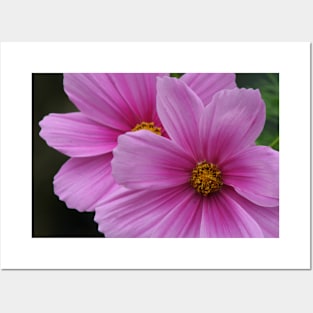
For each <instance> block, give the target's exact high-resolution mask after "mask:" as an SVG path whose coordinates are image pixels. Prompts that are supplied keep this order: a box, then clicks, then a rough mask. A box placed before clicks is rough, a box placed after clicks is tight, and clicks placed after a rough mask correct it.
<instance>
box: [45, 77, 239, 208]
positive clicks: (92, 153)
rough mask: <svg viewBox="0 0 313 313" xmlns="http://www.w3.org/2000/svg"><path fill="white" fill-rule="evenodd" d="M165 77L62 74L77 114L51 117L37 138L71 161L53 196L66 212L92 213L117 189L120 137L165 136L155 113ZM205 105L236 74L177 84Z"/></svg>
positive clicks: (60, 174) (188, 79) (229, 84)
mask: <svg viewBox="0 0 313 313" xmlns="http://www.w3.org/2000/svg"><path fill="white" fill-rule="evenodd" d="M164 75H167V74H64V89H65V92H66V93H67V95H68V96H69V98H70V100H71V101H72V102H73V103H74V104H75V105H76V107H77V108H78V110H79V111H80V112H75V113H67V114H49V115H48V116H46V117H45V118H44V119H43V120H42V121H41V122H40V126H41V128H42V129H41V132H40V136H41V137H42V138H43V139H45V140H46V142H47V144H48V145H49V146H51V147H53V148H55V149H56V150H58V151H60V152H62V153H64V154H65V155H67V156H69V157H70V159H69V160H68V161H67V162H66V163H65V164H64V165H63V166H62V167H61V169H60V170H59V172H58V173H57V174H56V176H55V178H54V191H55V193H56V194H57V195H58V197H59V199H60V200H63V201H64V202H65V203H66V205H67V206H68V207H69V208H75V209H77V210H78V211H93V210H94V208H95V205H96V203H97V202H98V201H100V200H103V199H104V198H105V197H106V196H107V195H108V194H110V193H111V192H112V191H114V190H116V189H118V186H117V185H116V183H115V181H114V179H113V177H112V175H111V159H112V150H113V148H114V147H115V146H116V144H117V138H118V136H119V135H121V134H124V133H126V132H128V131H131V130H133V131H135V130H140V129H149V130H151V131H152V132H155V133H160V134H162V135H163V136H167V134H166V133H165V131H164V128H163V126H162V124H161V122H160V119H159V117H158V114H157V112H156V78H157V77H162V76H164ZM181 79H182V80H183V81H185V82H186V83H187V84H188V85H189V86H190V87H191V88H193V90H194V91H195V92H196V93H197V94H198V95H199V96H200V97H201V99H203V101H204V102H205V103H208V102H209V101H210V99H211V98H212V96H213V94H214V93H215V92H216V91H218V90H221V89H223V88H234V87H235V86H236V85H235V75H234V74H186V75H184V76H183V77H182V78H181Z"/></svg>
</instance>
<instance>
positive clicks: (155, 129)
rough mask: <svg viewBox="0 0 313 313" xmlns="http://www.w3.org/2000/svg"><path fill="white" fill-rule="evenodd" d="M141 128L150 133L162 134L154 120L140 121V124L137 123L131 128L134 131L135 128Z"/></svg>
mask: <svg viewBox="0 0 313 313" xmlns="http://www.w3.org/2000/svg"><path fill="white" fill-rule="evenodd" d="M141 129H145V130H149V131H151V132H152V133H155V134H157V135H160V136H161V135H162V133H161V127H156V126H154V122H150V123H148V122H142V123H140V124H137V125H136V126H135V127H134V128H133V129H132V131H133V132H135V131H137V130H141Z"/></svg>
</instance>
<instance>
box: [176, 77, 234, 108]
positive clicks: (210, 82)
mask: <svg viewBox="0 0 313 313" xmlns="http://www.w3.org/2000/svg"><path fill="white" fill-rule="evenodd" d="M180 79H181V80H182V81H184V82H185V83H186V84H187V85H188V86H189V87H190V88H191V89H192V90H193V91H194V92H195V93H196V94H197V95H198V96H199V97H200V98H201V100H202V102H203V103H204V104H205V105H207V104H208V103H210V102H211V100H212V97H213V95H214V94H215V93H216V92H218V91H220V90H222V89H232V88H235V87H236V75H235V74H221V73H215V74H207V73H201V74H193V73H189V74H184V75H183V76H182V77H181V78H180Z"/></svg>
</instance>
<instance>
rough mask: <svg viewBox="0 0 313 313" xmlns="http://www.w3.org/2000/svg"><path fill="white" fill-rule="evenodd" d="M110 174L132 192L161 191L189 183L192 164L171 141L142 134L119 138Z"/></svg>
mask: <svg viewBox="0 0 313 313" xmlns="http://www.w3.org/2000/svg"><path fill="white" fill-rule="evenodd" d="M113 154H114V158H113V160H112V174H113V176H114V178H115V179H116V181H117V183H118V184H120V185H122V186H124V187H127V188H131V189H141V188H142V189H146V190H147V189H149V190H151V189H162V188H169V187H173V186H178V185H181V184H186V183H188V181H189V179H190V175H191V171H192V169H193V167H194V164H195V163H194V161H193V160H192V158H191V157H190V156H188V154H186V153H185V152H184V151H183V150H182V149H181V148H180V147H179V146H177V145H176V144H175V143H174V142H172V141H171V140H170V139H168V138H165V137H162V136H159V135H156V134H154V133H152V132H149V131H146V130H141V131H137V132H129V133H127V134H125V135H121V136H120V137H119V138H118V145H117V147H116V148H115V149H114V150H113Z"/></svg>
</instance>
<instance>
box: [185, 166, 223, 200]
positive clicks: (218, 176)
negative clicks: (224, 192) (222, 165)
mask: <svg viewBox="0 0 313 313" xmlns="http://www.w3.org/2000/svg"><path fill="white" fill-rule="evenodd" d="M190 184H191V186H192V187H193V188H194V189H195V190H196V191H197V192H198V193H200V194H201V195H203V196H205V197H206V196H207V195H208V194H210V193H213V192H216V191H219V190H220V189H221V188H222V186H223V181H222V173H221V171H220V170H219V169H218V167H217V166H216V165H214V164H212V163H207V162H206V161H202V162H200V163H198V164H197V165H196V167H195V168H194V169H193V170H192V174H191V179H190Z"/></svg>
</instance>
